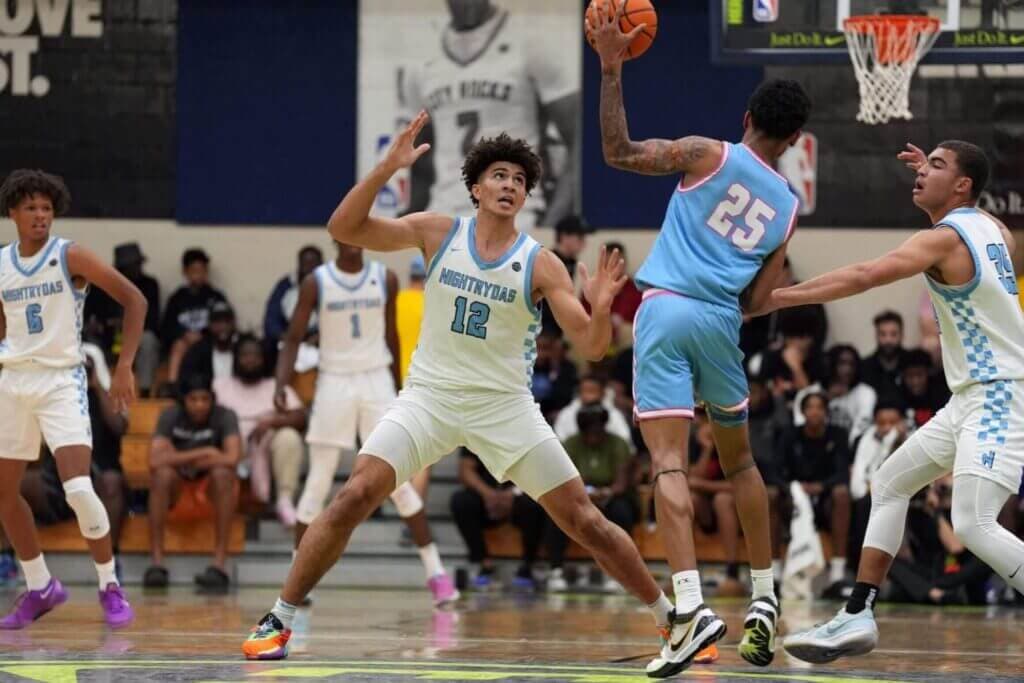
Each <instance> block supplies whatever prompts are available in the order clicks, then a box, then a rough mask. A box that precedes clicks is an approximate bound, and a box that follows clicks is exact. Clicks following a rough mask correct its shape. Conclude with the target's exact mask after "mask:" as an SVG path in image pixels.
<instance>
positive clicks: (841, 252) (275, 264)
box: [0, 219, 924, 352]
mask: <svg viewBox="0 0 1024 683" xmlns="http://www.w3.org/2000/svg"><path fill="white" fill-rule="evenodd" d="M13 230H14V228H13V225H12V224H11V223H9V222H8V223H6V225H5V227H4V228H3V233H2V234H0V240H2V241H4V242H8V241H11V240H13V239H14V234H13ZM55 232H57V233H59V234H60V235H62V236H65V237H68V238H70V239H73V240H75V241H77V242H80V243H82V244H83V245H85V246H87V247H89V248H90V249H92V250H94V251H96V252H97V253H99V254H100V255H101V256H106V257H107V258H110V257H111V255H112V253H113V247H114V245H115V244H119V243H121V242H128V241H137V242H139V243H140V244H141V245H142V250H143V252H144V253H145V254H146V256H147V257H148V258H149V262H148V263H147V264H146V270H147V271H148V272H149V273H150V274H151V275H153V276H154V277H155V278H157V279H158V280H159V281H160V286H161V288H162V292H163V296H164V298H165V300H166V298H167V296H169V295H170V293H171V291H172V290H173V289H174V288H176V287H177V286H178V285H179V284H180V283H181V272H180V269H181V260H180V259H181V253H182V252H183V251H184V250H185V249H186V248H188V247H192V246H201V247H202V248H203V249H205V250H206V251H207V253H209V254H210V258H211V260H212V264H211V267H212V279H213V282H214V284H215V285H216V286H217V287H219V288H221V289H223V290H224V291H225V293H226V294H227V295H228V297H229V298H230V299H231V302H232V303H233V304H234V306H235V308H236V309H237V311H238V316H239V321H240V323H241V325H242V326H243V327H251V328H256V329H260V327H261V325H262V320H263V306H264V304H265V303H266V300H267V296H268V295H269V294H270V290H271V288H272V287H273V286H274V283H275V282H276V281H277V280H278V279H279V278H280V277H281V276H282V275H283V274H284V273H286V272H288V271H293V270H294V269H295V261H296V254H297V253H298V250H299V249H300V248H301V247H302V246H304V245H306V244H316V245H318V246H320V248H321V249H323V250H324V253H325V254H326V255H328V256H333V254H334V248H333V246H332V243H331V240H330V237H329V236H328V234H327V231H326V230H324V229H323V228H309V227H288V226H275V227H233V226H215V227H201V226H182V225H178V224H175V223H173V222H170V221H102V220H81V219H65V220H61V221H58V222H57V224H56V225H55ZM910 234H911V233H910V231H908V230H849V229H844V230H830V229H824V228H821V229H809V228H798V229H797V233H796V236H795V237H794V238H793V241H792V243H791V245H790V254H791V258H792V261H793V265H794V269H795V271H796V274H797V276H798V277H799V278H801V279H807V278H809V277H811V276H813V275H817V274H819V273H822V272H825V271H827V270H831V269H833V268H836V267H838V266H841V265H844V264H847V263H852V262H854V261H858V260H863V259H868V258H872V257H874V256H877V255H879V254H881V253H883V252H884V251H885V250H887V249H889V248H891V247H894V246H895V245H897V244H899V243H900V242H901V241H903V240H904V239H906V238H907V237H908V236H909V235H910ZM654 235H655V233H654V231H653V230H607V231H602V232H601V233H600V235H599V239H592V240H591V243H590V244H589V245H588V250H587V254H586V255H585V260H587V261H588V262H593V259H594V256H595V253H596V249H597V246H598V245H599V244H600V242H601V241H605V240H618V241H620V242H622V243H623V244H624V245H625V246H626V249H627V251H628V253H629V256H630V269H631V270H635V269H636V268H637V266H639V264H640V262H641V260H642V256H643V255H644V254H646V253H647V250H648V249H649V248H650V245H651V243H652V241H653V239H654ZM536 237H537V238H538V239H539V240H540V241H541V242H543V243H544V244H549V245H550V244H551V241H552V231H551V230H547V229H538V230H537V231H536ZM413 254H414V252H413V251H404V252H395V253H392V254H383V255H378V256H379V258H381V260H383V261H384V262H385V263H387V265H388V266H389V267H391V268H393V269H394V270H395V271H396V272H397V273H398V274H399V276H400V277H401V278H402V280H403V281H405V280H406V277H407V274H408V264H409V260H410V259H411V258H412V256H413ZM922 292H924V282H923V280H922V279H921V278H914V279H911V280H906V281H903V282H898V283H895V284H892V285H889V286H888V287H885V288H882V289H878V290H875V291H873V292H869V293H867V294H864V295H861V296H859V297H855V298H852V299H849V300H846V301H843V302H838V303H833V304H829V306H828V315H829V323H830V325H831V329H832V341H845V342H851V343H853V344H854V345H855V346H857V347H858V348H859V349H861V351H863V352H867V351H870V350H871V349H872V348H873V346H874V336H873V334H874V333H873V330H872V327H871V318H872V317H873V316H874V315H875V313H877V312H878V311H880V310H882V309H883V308H893V309H895V310H897V311H899V312H900V313H902V314H903V317H904V319H905V320H906V321H907V337H908V338H907V343H908V344H910V345H914V344H916V343H917V339H918V329H917V323H916V321H917V310H918V305H919V302H920V297H921V294H922Z"/></svg>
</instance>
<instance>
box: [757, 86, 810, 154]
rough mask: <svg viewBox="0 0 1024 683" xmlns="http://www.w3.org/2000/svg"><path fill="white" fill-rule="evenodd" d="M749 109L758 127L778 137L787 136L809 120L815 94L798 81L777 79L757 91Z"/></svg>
mask: <svg viewBox="0 0 1024 683" xmlns="http://www.w3.org/2000/svg"><path fill="white" fill-rule="evenodd" d="M747 109H748V110H749V111H750V118H751V119H753V123H754V128H756V129H757V130H759V131H761V132H762V133H764V134H765V135H767V136H768V137H770V138H773V139H775V140H785V139H787V138H788V137H789V136H790V135H792V134H793V133H796V132H797V131H798V130H800V129H801V128H803V127H804V124H806V123H807V119H808V118H810V116H811V98H809V97H808V96H807V93H806V92H805V91H804V89H803V87H802V86H801V85H800V84H799V83H797V82H796V81H789V80H783V79H773V80H770V81H765V82H764V83H762V84H761V85H760V86H759V87H758V88H757V90H755V91H754V94H753V95H751V96H750V102H749V103H748V104H747Z"/></svg>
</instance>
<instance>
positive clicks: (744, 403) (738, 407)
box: [715, 398, 750, 413]
mask: <svg viewBox="0 0 1024 683" xmlns="http://www.w3.org/2000/svg"><path fill="white" fill-rule="evenodd" d="M748 405H750V399H749V398H745V399H743V400H742V401H740V402H739V403H737V404H736V405H734V406H730V407H728V408H726V407H725V406H715V408H718V409H719V410H721V411H723V412H726V413H738V412H740V411H742V410H745V409H746V407H747V406H748Z"/></svg>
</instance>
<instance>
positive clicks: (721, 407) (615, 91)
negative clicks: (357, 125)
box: [589, 2, 810, 677]
mask: <svg viewBox="0 0 1024 683" xmlns="http://www.w3.org/2000/svg"><path fill="white" fill-rule="evenodd" d="M625 5H626V3H624V2H623V3H622V4H621V5H620V7H619V15H620V16H621V14H622V10H623V8H624V7H625ZM589 28H590V30H591V32H592V35H593V37H594V42H595V49H596V50H597V52H598V54H599V55H600V57H601V133H602V142H603V147H604V156H605V160H606V161H607V162H608V163H609V164H610V165H612V166H614V167H616V168H620V169H623V170H628V171H633V172H635V173H643V174H648V175H667V174H681V175H682V177H681V179H680V180H679V183H678V185H677V186H676V188H675V189H674V190H673V192H672V197H671V198H670V199H669V204H668V210H667V211H666V213H665V220H664V223H663V224H662V228H661V232H660V233H659V234H658V238H657V240H656V241H655V243H654V247H653V248H652V250H651V252H650V254H649V255H648V257H647V260H646V261H645V262H644V264H643V266H642V267H641V268H640V270H639V272H638V273H637V275H636V280H637V283H638V284H639V285H640V286H641V288H642V289H643V290H644V295H643V303H642V305H641V306H640V309H639V311H638V312H637V316H636V320H635V323H634V335H635V343H634V345H633V352H634V354H635V355H634V363H635V372H634V412H635V417H636V418H637V420H638V421H639V422H640V428H641V431H642V432H643V436H644V441H645V442H646V444H647V446H648V448H649V449H650V452H651V459H652V466H653V469H654V472H653V475H654V483H655V489H654V491H655V506H656V511H657V516H658V524H659V526H661V528H662V529H663V531H662V537H663V538H664V539H665V550H666V554H667V555H668V560H669V564H670V566H671V567H672V571H673V577H672V578H673V585H674V587H675V593H676V614H675V621H674V626H673V629H672V632H671V633H670V636H669V638H668V639H667V642H666V643H665V645H664V647H663V648H662V651H661V654H660V656H659V657H657V658H656V659H654V660H653V661H652V662H651V663H650V665H648V667H647V672H648V675H650V676H654V677H664V676H671V675H674V674H675V673H677V672H679V671H681V670H682V669H684V668H686V667H687V666H688V665H689V664H690V662H691V661H692V660H693V658H694V657H696V656H697V654H698V653H699V652H701V651H702V650H704V649H705V648H707V647H708V646H709V645H710V644H713V643H714V642H715V641H717V640H718V639H720V638H721V637H722V636H723V635H724V634H725V623H724V622H723V621H722V620H721V619H719V618H718V617H717V616H716V615H715V613H714V612H712V611H711V610H710V609H709V608H708V607H706V606H705V605H704V603H703V599H702V597H701V590H700V578H699V576H698V573H697V561H696V557H695V554H694V547H693V532H692V529H691V525H692V518H693V507H692V502H691V499H690V493H689V489H688V485H687V480H686V466H687V463H688V458H687V452H686V450H687V439H688V435H689V422H690V420H691V419H692V418H693V410H694V406H695V403H696V401H698V400H699V401H701V402H702V403H703V404H704V406H705V408H706V410H707V413H708V416H709V418H710V420H711V423H712V428H713V432H714V438H715V445H716V446H717V449H718V455H719V459H720V461H721V463H722V468H723V470H724V471H725V474H726V476H727V477H728V478H729V481H730V482H731V483H732V485H733V487H734V489H735V498H736V505H737V509H738V512H739V516H740V522H741V523H742V525H743V534H744V537H745V539H746V543H747V552H748V555H749V558H750V566H751V577H752V579H753V584H754V593H753V600H752V602H751V605H750V609H749V611H748V613H747V617H746V619H745V621H744V631H745V632H744V636H743V639H742V641H741V642H740V646H739V652H740V655H741V656H742V657H743V658H744V659H745V660H747V661H748V662H750V663H752V664H756V665H759V666H767V665H768V664H769V663H770V662H771V661H772V658H773V656H774V650H775V625H776V621H777V618H778V613H779V606H778V600H777V598H776V597H775V594H774V587H773V580H772V569H771V543H770V536H769V527H768V498H767V494H766V492H765V487H764V482H763V481H762V479H761V475H760V473H759V472H758V470H757V468H756V467H755V465H754V461H753V458H752V456H751V452H750V442H749V435H748V431H747V380H746V375H745V373H744V371H743V364H742V361H743V354H742V353H741V351H740V349H739V329H740V323H741V321H742V316H743V309H744V308H745V307H746V306H749V305H750V304H751V301H753V302H754V303H755V304H759V303H761V302H763V301H765V300H766V299H767V297H768V295H769V294H770V292H771V288H772V286H773V285H774V284H775V282H776V280H777V278H778V275H779V273H780V272H781V269H782V264H783V260H784V258H785V251H786V243H787V241H788V240H789V238H790V235H791V234H792V231H793V227H794V224H795V220H796V214H797V208H798V204H799V202H798V199H797V197H796V196H795V194H794V193H793V192H792V191H791V189H790V188H789V185H788V184H787V183H786V181H785V180H784V179H783V178H782V176H780V175H779V174H778V173H776V172H775V171H774V170H772V166H773V165H774V164H775V162H776V161H777V160H778V158H779V156H781V155H782V154H783V152H785V151H786V149H787V148H788V147H790V146H791V145H793V144H794V143H795V142H796V140H797V138H798V137H799V135H800V129H801V128H802V127H803V125H804V124H805V123H806V122H807V118H808V116H809V113H810V101H809V99H808V98H807V95H806V94H805V93H804V91H803V89H802V88H801V87H800V85H799V84H797V83H795V82H793V81H769V82H767V83H765V84H763V85H762V86H761V87H760V88H758V89H757V91H756V92H755V93H754V94H753V96H752V97H751V98H750V103H749V108H748V111H747V113H746V115H745V116H744V119H743V127H744V134H743V140H742V142H740V143H739V144H733V143H729V142H724V141H719V140H711V139H708V138H702V137H685V138H681V139H678V140H645V141H642V142H634V141H633V140H630V138H629V131H628V129H627V125H626V114H625V111H624V109H623V104H622V61H623V51H624V49H625V48H626V47H627V46H628V45H629V43H630V41H631V40H632V36H633V34H623V33H622V31H621V30H620V29H619V22H618V17H608V13H607V12H596V13H594V17H593V21H592V23H591V25H590V27H589ZM637 30H640V29H639V28H638V29H637ZM635 32H636V31H634V32H633V33H635ZM741 301H742V302H743V303H742V304H741Z"/></svg>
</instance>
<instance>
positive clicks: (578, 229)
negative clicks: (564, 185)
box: [541, 216, 591, 337]
mask: <svg viewBox="0 0 1024 683" xmlns="http://www.w3.org/2000/svg"><path fill="white" fill-rule="evenodd" d="M590 232H591V229H590V226H589V225H587V223H586V221H584V220H583V219H582V218H581V217H580V216H566V217H565V218H563V219H562V220H560V221H558V223H557V224H556V225H555V246H554V247H552V249H551V251H552V252H553V253H554V254H555V256H557V257H558V258H559V259H561V260H562V263H564V264H565V269H566V270H568V271H569V277H570V278H572V280H573V281H574V282H575V280H576V263H577V262H578V261H579V257H580V254H581V253H583V249H584V248H586V246H587V235H588V234H589V233H590ZM541 315H542V321H541V328H542V329H544V330H550V331H552V332H555V333H556V334H557V335H558V336H559V337H561V336H562V328H560V327H559V326H558V322H557V321H556V320H555V316H554V314H553V313H552V312H551V307H550V306H544V308H542V309H541Z"/></svg>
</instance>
